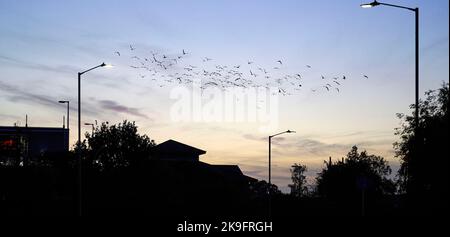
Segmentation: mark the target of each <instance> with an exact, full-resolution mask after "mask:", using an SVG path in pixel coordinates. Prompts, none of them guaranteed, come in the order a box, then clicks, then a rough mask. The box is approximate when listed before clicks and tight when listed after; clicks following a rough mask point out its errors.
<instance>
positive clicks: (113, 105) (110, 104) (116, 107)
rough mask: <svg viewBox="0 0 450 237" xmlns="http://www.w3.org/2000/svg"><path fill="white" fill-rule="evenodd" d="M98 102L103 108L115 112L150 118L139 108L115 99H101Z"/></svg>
mask: <svg viewBox="0 0 450 237" xmlns="http://www.w3.org/2000/svg"><path fill="white" fill-rule="evenodd" d="M97 102H98V105H99V106H100V107H101V108H102V109H106V110H110V111H113V112H119V113H125V114H130V115H134V116H138V117H142V118H146V119H148V118H149V117H148V116H147V115H145V114H143V113H141V112H140V110H139V109H137V108H132V107H127V106H125V105H121V104H119V103H117V102H115V101H113V100H99V101H97Z"/></svg>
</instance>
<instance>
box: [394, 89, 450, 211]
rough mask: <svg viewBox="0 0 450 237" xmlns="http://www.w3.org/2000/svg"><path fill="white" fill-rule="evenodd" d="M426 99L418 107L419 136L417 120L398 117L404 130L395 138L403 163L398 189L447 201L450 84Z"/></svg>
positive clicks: (434, 91) (431, 93) (433, 91)
mask: <svg viewBox="0 0 450 237" xmlns="http://www.w3.org/2000/svg"><path fill="white" fill-rule="evenodd" d="M425 95H426V98H425V100H422V101H420V104H419V108H420V109H419V113H420V114H419V115H420V120H419V126H418V131H417V134H416V133H415V120H414V117H413V116H412V115H411V116H410V115H404V114H398V117H399V118H400V119H401V126H400V127H399V128H397V129H396V134H397V135H398V136H400V141H399V142H396V143H394V148H395V151H396V156H397V157H399V158H400V159H401V167H400V169H399V172H398V176H399V177H400V179H399V184H400V185H399V186H400V188H401V191H406V192H407V193H408V194H411V195H413V196H422V197H423V196H424V195H426V196H429V197H434V198H440V199H441V200H446V199H447V197H448V192H449V174H448V167H449V161H448V159H449V158H448V157H449V151H448V143H449V133H448V131H449V130H448V129H449V127H448V119H449V117H448V107H449V84H448V83H444V84H443V85H442V87H441V88H439V89H438V90H430V91H428V92H426V93H425ZM412 108H413V107H412V106H411V109H412ZM433 202H435V201H433ZM447 205H448V204H447Z"/></svg>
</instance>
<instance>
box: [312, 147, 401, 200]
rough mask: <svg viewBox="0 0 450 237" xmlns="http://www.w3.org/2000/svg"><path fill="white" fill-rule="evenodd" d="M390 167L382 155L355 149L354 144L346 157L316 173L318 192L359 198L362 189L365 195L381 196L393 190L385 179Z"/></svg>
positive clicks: (338, 197)
mask: <svg viewBox="0 0 450 237" xmlns="http://www.w3.org/2000/svg"><path fill="white" fill-rule="evenodd" d="M390 173H391V168H390V167H389V165H388V164H387V162H386V161H385V160H384V158H383V157H380V156H375V155H368V154H367V152H366V151H362V152H361V153H359V152H358V148H357V147H356V146H353V147H352V149H351V150H350V152H349V153H348V154H347V156H346V157H345V159H343V160H342V161H338V162H335V163H332V162H331V161H330V162H328V163H327V166H326V167H325V168H324V169H323V170H322V172H321V173H319V174H318V177H317V191H318V194H319V195H320V196H324V197H328V198H331V199H348V198H349V199H350V200H351V199H352V198H359V197H360V194H361V192H362V191H364V192H365V193H366V195H367V196H381V195H383V194H391V193H394V191H395V185H394V183H393V182H392V181H391V180H390V179H388V175H389V174H390Z"/></svg>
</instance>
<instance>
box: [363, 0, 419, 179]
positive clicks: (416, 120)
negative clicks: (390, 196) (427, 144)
mask: <svg viewBox="0 0 450 237" xmlns="http://www.w3.org/2000/svg"><path fill="white" fill-rule="evenodd" d="M376 6H388V7H395V8H401V9H405V10H409V11H413V12H414V14H415V35H416V36H415V51H416V52H415V54H416V55H415V57H416V59H415V64H416V66H415V74H416V75H415V77H416V78H415V106H414V135H415V137H416V139H415V142H416V145H417V146H418V145H419V144H418V142H419V138H418V136H419V8H418V7H416V8H411V7H405V6H399V5H393V4H388V3H382V2H378V1H376V0H375V1H373V2H371V3H365V4H361V7H362V8H372V7H376ZM410 168H411V164H410V163H408V169H410ZM408 172H409V171H408ZM407 177H408V175H407ZM407 182H409V178H408V179H407Z"/></svg>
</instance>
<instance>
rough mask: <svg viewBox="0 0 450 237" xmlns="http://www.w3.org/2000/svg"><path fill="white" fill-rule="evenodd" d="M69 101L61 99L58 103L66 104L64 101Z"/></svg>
mask: <svg viewBox="0 0 450 237" xmlns="http://www.w3.org/2000/svg"><path fill="white" fill-rule="evenodd" d="M67 102H69V101H67V100H60V101H58V103H60V104H64V103H67Z"/></svg>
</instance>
